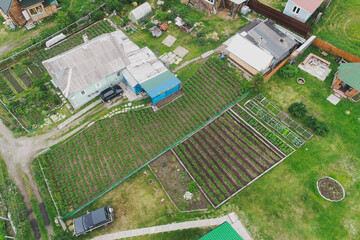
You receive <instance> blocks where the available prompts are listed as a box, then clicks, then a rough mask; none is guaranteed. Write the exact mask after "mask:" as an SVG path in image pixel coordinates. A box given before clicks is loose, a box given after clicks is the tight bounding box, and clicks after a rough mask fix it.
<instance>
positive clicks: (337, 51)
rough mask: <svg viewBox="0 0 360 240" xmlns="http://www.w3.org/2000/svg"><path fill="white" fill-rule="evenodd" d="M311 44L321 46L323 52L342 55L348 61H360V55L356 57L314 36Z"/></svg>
mask: <svg viewBox="0 0 360 240" xmlns="http://www.w3.org/2000/svg"><path fill="white" fill-rule="evenodd" d="M312 45H314V46H316V47H318V48H321V49H322V50H324V51H325V52H329V53H330V54H332V55H335V56H339V57H342V58H344V59H346V60H348V61H349V62H360V57H357V56H355V55H353V54H351V53H348V52H345V51H344V50H341V49H339V48H337V47H335V46H334V45H332V44H330V43H328V42H325V41H324V40H321V39H319V38H315V40H314V41H313V42H312Z"/></svg>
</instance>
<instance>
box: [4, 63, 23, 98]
mask: <svg viewBox="0 0 360 240" xmlns="http://www.w3.org/2000/svg"><path fill="white" fill-rule="evenodd" d="M2 74H3V75H4V77H5V78H6V79H7V80H8V82H9V83H10V84H11V86H12V87H13V88H14V89H15V91H16V92H17V93H21V92H22V91H24V88H23V87H22V86H21V85H20V84H19V83H18V81H17V80H16V79H15V77H14V76H13V75H12V73H11V72H10V71H9V69H4V70H3V71H2Z"/></svg>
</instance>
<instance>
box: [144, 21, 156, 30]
mask: <svg viewBox="0 0 360 240" xmlns="http://www.w3.org/2000/svg"><path fill="white" fill-rule="evenodd" d="M153 26H155V25H154V24H153V23H152V22H148V23H147V24H145V27H146V28H147V29H150V28H152V27H153Z"/></svg>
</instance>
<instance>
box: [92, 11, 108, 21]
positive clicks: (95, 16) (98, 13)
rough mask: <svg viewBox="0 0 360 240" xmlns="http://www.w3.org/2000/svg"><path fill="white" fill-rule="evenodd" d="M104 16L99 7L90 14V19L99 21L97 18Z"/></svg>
mask: <svg viewBox="0 0 360 240" xmlns="http://www.w3.org/2000/svg"><path fill="white" fill-rule="evenodd" d="M104 17H105V13H104V12H103V11H101V10H100V9H99V10H96V11H95V12H93V13H92V14H91V20H93V21H99V20H101V19H103V18H104Z"/></svg>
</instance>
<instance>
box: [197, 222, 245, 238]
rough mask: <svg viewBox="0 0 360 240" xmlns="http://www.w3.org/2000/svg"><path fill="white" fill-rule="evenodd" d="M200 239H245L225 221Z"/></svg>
mask: <svg viewBox="0 0 360 240" xmlns="http://www.w3.org/2000/svg"><path fill="white" fill-rule="evenodd" d="M199 240H243V239H242V237H241V236H240V235H239V234H238V233H237V232H236V231H235V230H234V228H233V227H232V226H231V225H230V224H229V223H228V222H224V223H223V224H221V225H220V226H218V227H217V228H215V229H214V230H212V231H211V232H209V233H208V234H206V235H205V236H203V237H202V238H200V239H199Z"/></svg>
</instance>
